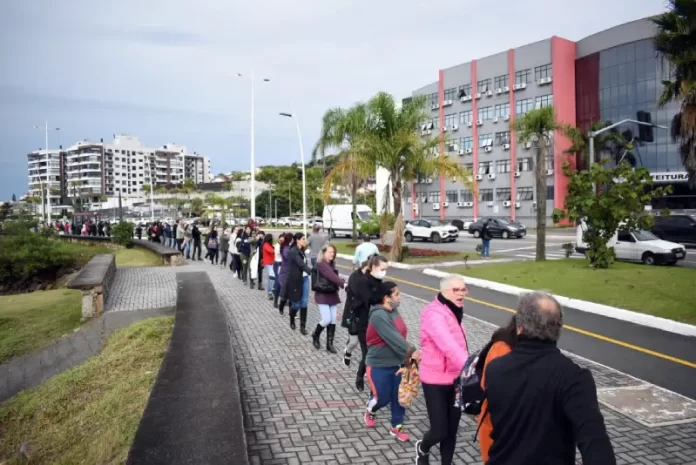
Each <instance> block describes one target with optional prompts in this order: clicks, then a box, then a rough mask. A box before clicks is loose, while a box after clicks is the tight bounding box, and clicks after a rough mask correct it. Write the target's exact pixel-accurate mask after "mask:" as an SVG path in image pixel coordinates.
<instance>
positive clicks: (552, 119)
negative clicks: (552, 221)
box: [514, 107, 571, 261]
mask: <svg viewBox="0 0 696 465" xmlns="http://www.w3.org/2000/svg"><path fill="white" fill-rule="evenodd" d="M514 129H515V130H516V131H517V137H518V140H519V142H520V143H523V144H524V143H527V142H532V143H534V145H535V147H534V152H535V156H534V181H535V182H534V184H535V188H536V189H535V190H536V196H535V200H536V204H537V207H536V228H537V239H536V260H537V261H544V260H546V200H547V196H546V188H547V182H546V157H547V155H548V153H549V149H551V150H553V148H552V143H553V134H554V132H555V131H561V132H562V133H564V134H570V133H571V130H570V128H569V127H568V126H567V125H564V124H560V123H558V122H557V121H556V116H555V114H554V111H553V107H545V108H536V109H534V110H530V111H529V112H527V113H526V114H524V115H521V116H518V117H517V119H516V120H515V127H514ZM551 153H552V154H553V152H551Z"/></svg>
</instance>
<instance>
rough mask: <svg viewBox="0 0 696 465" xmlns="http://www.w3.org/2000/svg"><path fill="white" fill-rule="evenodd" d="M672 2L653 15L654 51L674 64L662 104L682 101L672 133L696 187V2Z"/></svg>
mask: <svg viewBox="0 0 696 465" xmlns="http://www.w3.org/2000/svg"><path fill="white" fill-rule="evenodd" d="M669 5H670V9H669V11H667V12H666V13H663V14H661V15H658V16H655V17H654V18H652V21H653V23H655V25H656V26H657V34H656V35H655V38H654V39H653V43H654V46H655V50H657V52H658V53H659V54H660V55H661V56H662V57H664V58H666V59H667V60H669V62H670V63H671V65H672V76H671V77H670V80H668V81H663V84H664V88H663V91H662V95H661V96H660V100H659V104H660V106H664V105H665V104H666V103H667V102H669V101H672V100H675V101H678V102H680V106H681V109H680V112H679V113H677V114H676V115H675V116H674V118H673V119H672V125H671V131H670V132H671V135H672V138H673V139H674V140H675V141H676V142H678V143H679V153H680V155H681V162H682V165H684V169H685V170H686V172H687V174H688V176H689V186H690V187H691V188H696V32H694V31H696V4H694V1H693V0H669Z"/></svg>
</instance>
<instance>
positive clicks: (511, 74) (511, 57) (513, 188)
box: [508, 49, 517, 221]
mask: <svg viewBox="0 0 696 465" xmlns="http://www.w3.org/2000/svg"><path fill="white" fill-rule="evenodd" d="M508 84H509V85H508V87H509V88H510V202H511V204H512V205H511V206H510V218H512V220H513V221H514V220H515V217H516V216H517V211H516V210H515V201H516V199H517V185H516V184H515V171H516V168H517V153H516V152H517V145H516V143H515V141H516V140H517V135H516V134H515V93H514V92H513V90H512V86H514V85H515V50H513V49H510V50H509V51H508Z"/></svg>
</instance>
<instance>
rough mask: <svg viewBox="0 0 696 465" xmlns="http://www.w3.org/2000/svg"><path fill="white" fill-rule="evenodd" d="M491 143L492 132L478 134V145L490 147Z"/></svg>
mask: <svg viewBox="0 0 696 465" xmlns="http://www.w3.org/2000/svg"><path fill="white" fill-rule="evenodd" d="M492 145H493V134H490V133H489V134H479V147H481V148H483V147H490V146H492Z"/></svg>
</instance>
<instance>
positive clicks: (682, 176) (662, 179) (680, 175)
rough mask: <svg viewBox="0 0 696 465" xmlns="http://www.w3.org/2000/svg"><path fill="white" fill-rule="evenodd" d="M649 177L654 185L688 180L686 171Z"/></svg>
mask: <svg viewBox="0 0 696 465" xmlns="http://www.w3.org/2000/svg"><path fill="white" fill-rule="evenodd" d="M650 177H651V178H652V180H653V182H654V183H655V184H660V183H662V184H670V183H674V182H687V181H688V180H689V176H688V175H687V174H686V171H665V172H658V173H650Z"/></svg>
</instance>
